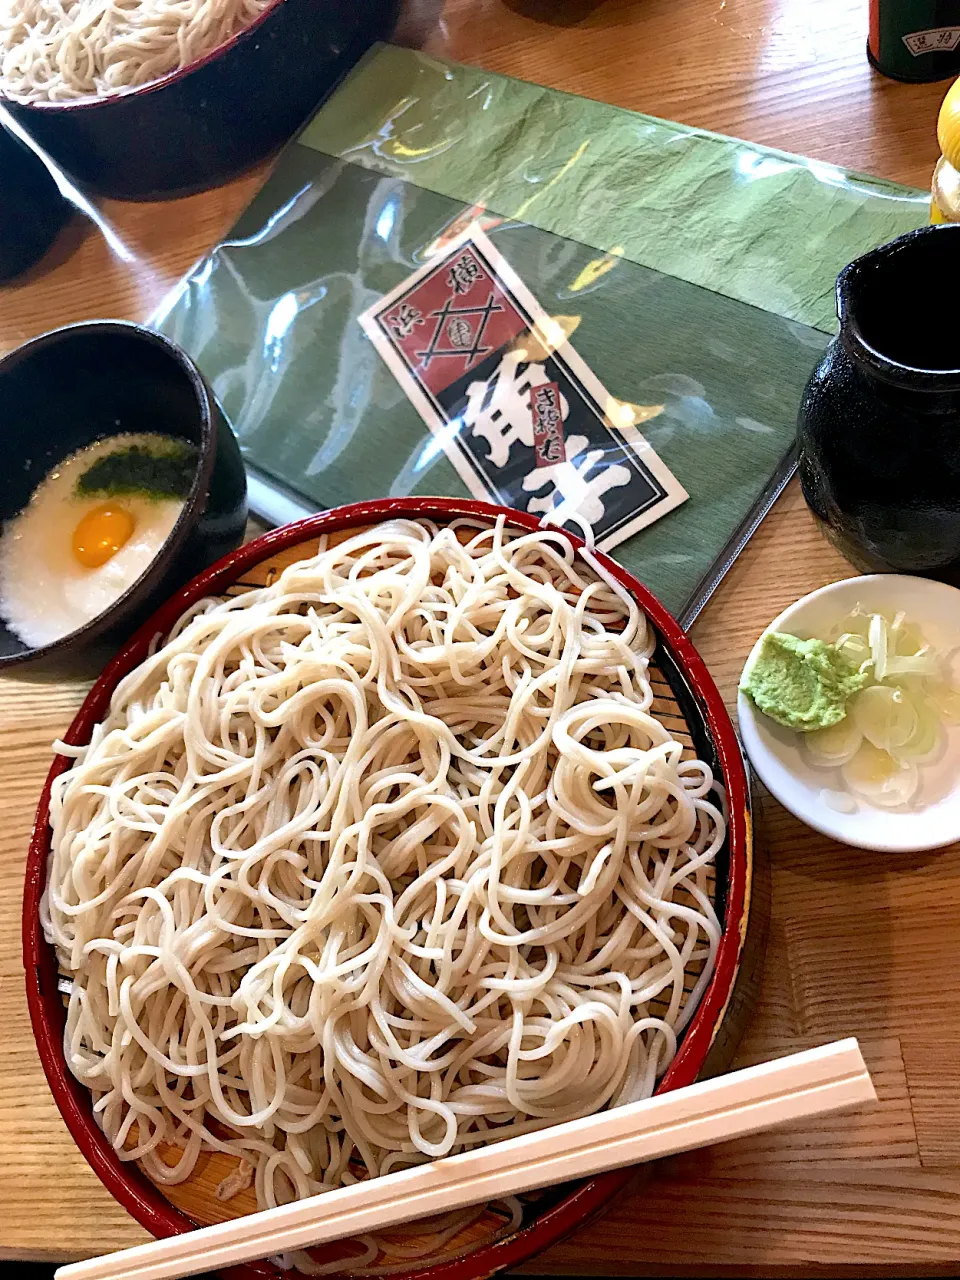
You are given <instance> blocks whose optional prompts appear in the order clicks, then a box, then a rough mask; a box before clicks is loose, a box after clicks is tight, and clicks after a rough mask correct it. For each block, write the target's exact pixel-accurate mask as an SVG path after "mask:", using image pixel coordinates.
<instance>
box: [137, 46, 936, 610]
mask: <svg viewBox="0 0 960 1280" xmlns="http://www.w3.org/2000/svg"><path fill="white" fill-rule="evenodd" d="M925 217H926V205H925V203H924V197H922V196H921V195H920V193H915V192H911V191H908V190H906V189H904V188H899V187H896V186H894V185H892V184H887V183H882V182H876V181H874V180H867V179H863V178H859V177H856V176H852V175H848V174H845V173H844V172H843V171H841V170H839V169H836V168H833V167H832V166H828V165H822V164H814V163H813V162H809V161H804V160H800V159H797V158H795V157H790V156H785V155H783V154H781V153H774V152H769V151H765V150H763V149H762V148H758V147H754V146H749V145H747V144H744V143H740V142H736V141H733V140H730V139H722V138H718V137H717V136H716V135H712V134H704V133H701V132H697V131H695V130H689V129H685V128H682V127H680V126H676V125H668V124H665V123H663V122H660V121H655V120H652V119H649V118H646V117H642V116H638V115H636V114H634V113H630V112H626V111H622V110H619V109H616V108H612V107H606V106H602V105H600V104H597V103H592V102H585V101H583V100H581V99H576V98H572V97H570V96H569V95H565V94H559V93H556V92H553V91H549V90H546V89H541V88H538V87H536V86H533V85H528V84H524V83H522V82H519V81H514V80H509V79H506V78H504V77H499V76H493V75H489V74H487V73H484V72H481V71H477V70H475V69H471V68H465V67H458V66H455V65H453V64H446V63H443V62H439V61H437V60H436V59H432V58H427V57H425V56H423V55H420V54H416V53H413V52H411V51H408V50H401V49H396V48H393V47H389V46H382V47H380V48H379V49H376V50H374V51H373V52H372V53H371V54H370V55H368V57H367V58H366V59H365V60H364V62H363V63H361V65H360V66H359V67H358V68H357V69H356V70H355V71H354V72H353V73H352V75H351V77H350V78H349V79H348V80H347V82H346V83H345V84H344V85H343V86H342V87H341V89H340V90H339V91H338V92H337V93H336V94H335V95H334V96H333V97H332V98H331V99H330V100H329V102H328V103H327V104H326V105H325V106H324V107H323V108H322V109H321V111H320V112H319V113H318V114H317V116H316V117H315V118H314V120H313V121H312V122H311V124H310V125H308V126H307V128H306V130H305V131H304V132H303V133H302V134H301V136H300V139H299V140H298V141H297V142H295V143H293V144H291V145H290V146H289V147H288V148H287V149H286V151H285V152H284V153H283V155H282V156H281V158H280V161H279V163H278V165H277V168H276V169H275V171H274V173H273V175H272V177H271V178H270V180H269V181H268V182H267V184H266V186H265V187H264V189H263V190H262V191H261V193H260V194H259V196H258V197H257V198H256V199H255V200H254V201H253V203H252V205H251V206H250V207H249V208H248V209H247V211H246V212H245V213H244V214H243V216H242V217H241V219H240V221H239V222H238V223H237V225H236V227H235V228H234V230H233V232H232V234H231V235H230V236H229V237H228V239H227V240H226V241H225V242H224V243H223V244H222V245H220V246H219V247H218V248H217V249H216V250H215V251H214V252H213V253H212V254H211V255H210V256H209V257H208V258H207V259H206V260H205V261H203V262H202V263H201V264H200V265H199V266H198V267H197V268H196V269H195V270H194V271H193V272H192V273H191V274H190V275H189V276H188V277H187V279H186V280H185V281H184V283H183V285H182V287H181V288H180V289H179V290H178V291H177V292H176V293H175V294H174V295H173V296H172V297H171V298H170V299H169V300H168V302H167V303H166V304H165V305H164V307H163V308H162V309H161V312H160V314H159V316H158V317H157V321H158V323H159V325H160V327H161V328H162V329H163V330H164V331H165V332H167V333H168V334H170V335H171V336H172V337H174V338H176V339H177V340H178V341H180V342H181V343H182V344H183V345H184V346H185V347H186V348H187V349H188V350H189V351H190V352H191V353H192V354H193V355H194V356H195V357H196V358H197V360H198V361H199V363H200V365H201V366H202V368H203V369H204V371H205V372H206V374H207V375H208V377H209V378H210V379H211V381H212V383H213V386H214V389H215V391H216V392H217V394H218V396H219V397H220V398H221V400H222V402H223V404H224V407H225V409H226V411H227V413H228V415H229V417H230V418H231V420H232V422H233V424H234V426H235V428H236V431H237V433H238V436H239V438H240V441H241V445H242V447H243V450H244V453H245V456H246V458H247V461H248V463H249V464H250V466H251V469H252V473H253V475H254V478H255V481H256V483H255V485H254V498H255V501H256V500H258V498H259V505H260V506H261V508H262V509H263V510H264V511H265V512H266V513H267V514H269V515H271V516H272V517H273V518H274V519H280V518H282V517H283V516H284V515H289V514H293V513H295V512H296V510H298V509H305V510H307V509H316V508H318V507H325V506H334V505H337V504H340V503H344V502H350V501H354V500H359V499H362V498H369V497H374V496H381V495H384V494H397V495H400V494H418V493H419V494H427V493H441V494H451V495H455V494H464V493H465V492H466V489H465V487H464V484H463V481H462V480H461V479H460V476H459V475H458V474H457V471H456V470H455V469H454V467H453V465H452V463H451V461H450V459H449V458H448V456H447V453H445V451H444V447H443V445H442V442H441V441H440V440H438V437H437V436H436V435H434V434H432V433H431V432H430V430H429V429H428V427H427V425H426V424H425V423H424V421H423V420H422V418H421V417H420V416H419V414H418V412H417V410H416V409H415V408H414V406H413V405H412V404H411V403H410V401H409V400H408V399H407V397H406V395H405V394H404V392H403V390H402V389H401V387H400V385H399V384H398V382H397V381H396V379H395V378H394V376H393V374H392V373H391V372H390V371H389V369H388V368H387V366H386V364H385V363H384V362H383V360H382V358H381V356H380V354H379V353H378V352H377V351H376V349H375V348H374V347H373V345H372V344H371V342H370V341H369V339H368V338H367V337H366V335H365V334H364V332H363V330H362V329H361V326H360V324H359V322H358V316H359V315H360V314H361V312H363V311H364V310H365V309H366V308H367V307H369V306H370V305H371V304H372V303H374V302H376V300H377V299H378V298H380V297H382V296H383V295H384V294H385V293H387V292H388V291H389V290H391V289H393V288H394V287H395V286H396V285H397V284H398V283H400V282H401V281H402V280H404V279H405V278H406V277H407V276H408V275H409V274H410V273H411V272H412V271H414V270H415V269H416V268H417V267H418V266H420V265H421V263H422V262H424V261H425V260H426V258H427V257H429V256H430V254H431V253H433V252H435V251H436V249H437V246H438V245H440V244H443V243H445V242H447V241H448V240H449V239H450V238H451V237H452V236H453V235H454V234H455V233H456V232H457V231H458V230H460V229H462V228H463V227H465V226H467V225H468V224H469V223H470V222H471V221H472V220H474V219H477V218H479V219H480V221H481V225H482V226H483V227H484V228H485V229H486V231H487V234H488V235H489V237H490V239H491V240H492V242H493V244H494V245H495V247H496V248H497V249H498V250H499V252H500V253H501V254H502V255H503V256H504V257H505V258H506V260H507V262H508V263H509V264H510V265H511V266H512V268H513V269H514V270H515V271H516V272H517V273H518V274H519V276H520V277H521V279H522V280H523V282H524V283H525V284H526V286H527V287H528V288H529V289H530V290H531V291H532V293H533V294H534V295H535V297H536V298H537V300H538V301H539V303H540V304H541V306H542V307H543V308H544V309H545V311H546V312H547V313H548V314H549V315H550V316H551V317H553V318H555V319H556V320H557V321H558V322H559V323H560V324H561V325H562V327H563V329H564V332H565V333H567V334H568V335H569V337H570V341H571V342H572V343H573V345H574V346H575V348H576V350H577V352H578V353H579V355H580V356H581V357H582V358H583V360H584V361H585V362H586V364H587V365H588V366H589V368H590V369H591V370H592V371H593V373H594V374H595V375H596V376H597V378H598V379H599V380H600V382H601V383H603V385H604V386H605V387H606V388H607V390H608V391H609V392H610V394H611V395H612V396H613V397H615V398H616V399H617V401H618V402H620V403H622V404H623V405H626V406H627V407H628V411H629V414H630V418H631V421H632V422H634V423H635V424H636V425H637V427H638V429H639V430H640V431H642V432H643V434H644V435H645V436H646V438H647V440H648V441H649V442H650V444H651V445H652V446H653V448H654V449H655V450H656V451H657V453H658V454H659V455H660V457H661V458H662V459H663V461H664V462H665V463H666V464H667V466H668V467H669V468H670V470H671V471H672V472H673V474H674V475H675V476H676V477H677V479H678V480H679V481H680V483H681V484H682V485H683V486H684V487H685V488H686V489H687V491H688V493H689V495H690V497H689V500H688V501H687V502H685V503H684V504H683V505H682V506H681V507H679V508H677V509H676V510H674V511H672V512H670V513H669V514H667V515H666V516H664V517H663V518H662V519H660V520H659V521H657V523H655V524H653V525H651V526H650V527H649V528H647V529H644V530H642V531H641V532H640V533H637V534H635V535H633V536H632V537H630V538H629V539H628V540H627V541H626V542H624V543H622V544H621V545H620V546H619V547H618V548H617V550H616V555H617V557H618V559H620V560H622V562H623V563H624V564H626V565H627V566H628V567H629V568H631V569H632V570H634V571H635V572H636V573H637V574H638V575H639V576H640V577H641V578H642V579H643V580H644V581H646V582H647V583H648V584H649V585H650V586H651V587H652V589H653V590H654V591H655V592H657V593H658V594H659V595H660V596H661V598H662V599H663V600H664V601H665V603H666V604H667V605H668V607H670V608H671V609H672V610H673V611H674V612H676V613H677V614H678V615H680V616H681V618H684V619H686V620H689V619H690V618H691V617H692V616H693V615H694V613H695V612H696V609H697V608H698V607H699V604H700V603H702V601H703V599H705V597H706V595H707V594H708V593H709V590H710V589H711V588H712V585H713V584H714V582H715V580H716V579H717V577H718V575H719V573H721V572H722V571H723V569H724V568H725V566H726V564H727V563H728V562H729V560H730V559H731V557H732V555H733V554H735V552H736V550H737V549H738V547H739V545H740V543H741V542H742V541H743V539H744V538H745V536H746V535H747V534H748V533H749V531H750V529H751V528H752V527H753V526H754V525H755V523H756V521H757V520H758V519H759V518H760V516H761V515H762V513H763V511H764V510H765V509H766V507H767V506H768V505H769V502H770V501H771V500H772V496H774V495H775V493H776V492H777V491H778V490H779V488H780V487H782V484H783V482H784V480H785V478H786V476H787V475H788V474H789V469H790V457H789V450H790V447H791V442H792V437H793V430H794V424H795V419H796V410H797V404H798V401H799V398H800V394H801V391H802V388H803V385H804V383H805V381H806V378H807V377H808V375H809V373H810V370H811V369H812V367H813V365H814V364H815V363H816V361H817V359H818V357H819V355H820V353H821V351H822V350H823V348H824V346H825V344H826V342H827V340H828V333H829V331H830V330H831V329H832V314H833V302H832V294H833V280H834V277H835V275H836V272H837V270H838V269H839V268H840V267H841V266H842V265H843V264H844V263H845V262H847V261H848V260H849V259H850V258H852V257H855V256H856V255H857V254H859V253H860V252H862V251H864V250H865V249H867V248H869V247H871V246H873V245H875V244H877V243H880V242H882V241H883V240H885V239H888V238H890V237H892V236H894V235H896V234H899V233H900V232H902V231H904V230H907V229H909V228H910V227H913V226H916V225H920V224H921V223H922V222H923V221H924V220H925ZM447 444H448V447H449V441H448V442H447Z"/></svg>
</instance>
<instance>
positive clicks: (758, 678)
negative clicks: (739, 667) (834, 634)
mask: <svg viewBox="0 0 960 1280" xmlns="http://www.w3.org/2000/svg"><path fill="white" fill-rule="evenodd" d="M869 679H870V676H869V673H868V672H861V671H859V670H858V669H857V667H856V666H855V665H854V664H853V663H852V662H850V660H849V659H848V658H845V657H844V656H843V654H841V653H838V652H837V650H836V648H835V647H834V645H832V644H827V643H826V642H825V641H823V640H800V639H798V638H797V637H796V636H788V635H785V634H784V633H783V632H781V631H771V632H770V633H769V634H768V635H765V636H764V637H763V642H762V643H761V645H760V648H759V649H758V651H757V654H756V657H755V658H754V659H753V661H752V662H751V663H750V664H749V666H748V667H747V668H746V669H745V670H744V673H743V676H742V677H741V679H740V689H741V691H742V692H743V693H745V694H746V695H747V697H748V698H749V699H750V700H751V701H752V702H753V704H754V706H755V707H756V708H757V710H758V711H762V712H763V714H764V715H765V716H769V717H770V719H771V720H776V722H777V724H782V725H785V726H786V728H788V729H796V730H798V731H799V732H800V733H809V732H811V731H812V730H814V729H827V728H829V726H830V725H832V724H838V723H839V722H840V721H841V720H842V719H843V718H844V716H845V715H846V714H847V702H848V701H849V699H850V698H852V697H853V695H854V694H855V693H857V692H858V691H859V690H860V689H862V688H863V686H864V685H865V684H867V682H868V681H869Z"/></svg>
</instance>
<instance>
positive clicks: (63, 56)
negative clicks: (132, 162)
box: [0, 0, 269, 102]
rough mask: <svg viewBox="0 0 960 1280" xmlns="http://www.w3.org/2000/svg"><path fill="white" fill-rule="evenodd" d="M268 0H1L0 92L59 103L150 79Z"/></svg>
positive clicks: (183, 62)
mask: <svg viewBox="0 0 960 1280" xmlns="http://www.w3.org/2000/svg"><path fill="white" fill-rule="evenodd" d="M268 3H269V0H0V90H2V92H3V93H4V94H6V95H7V96H8V97H11V98H16V99H18V100H19V101H21V102H38V101H47V102H62V101H66V100H69V99H71V98H85V97H92V96H98V95H102V94H111V93H117V92H119V91H120V90H121V89H130V88H133V87H135V86H136V85H141V84H149V83H150V81H152V80H157V79H158V78H159V77H160V76H163V75H166V74H167V72H169V71H174V70H176V69H177V68H178V67H185V66H188V65H189V64H190V63H191V62H194V61H196V59H197V58H199V57H201V56H202V55H203V54H205V53H209V52H211V51H212V50H213V49H215V48H216V47H217V46H218V45H220V44H223V42H224V41H225V40H227V39H229V38H230V36H232V35H235V34H236V33H237V32H238V31H241V30H242V29H243V28H244V27H247V26H249V25H250V24H251V23H252V22H253V21H254V20H255V19H256V18H257V17H259V15H260V14H261V13H262V12H263V10H264V9H265V8H266V7H267V4H268Z"/></svg>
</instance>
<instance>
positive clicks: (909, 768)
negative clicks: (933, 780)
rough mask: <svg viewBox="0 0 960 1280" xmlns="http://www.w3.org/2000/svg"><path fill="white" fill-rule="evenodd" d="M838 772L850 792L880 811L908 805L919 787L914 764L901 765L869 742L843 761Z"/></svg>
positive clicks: (886, 752) (887, 753)
mask: <svg viewBox="0 0 960 1280" xmlns="http://www.w3.org/2000/svg"><path fill="white" fill-rule="evenodd" d="M842 773H843V780H844V782H845V783H846V784H847V786H848V787H850V789H851V790H852V791H856V792H857V793H858V794H859V795H862V796H863V797H864V798H865V799H867V800H869V801H870V803H871V804H875V805H879V806H880V807H881V808H884V809H893V808H896V807H897V806H898V805H901V804H908V803H909V801H910V800H912V799H913V797H914V795H915V794H916V791H917V787H918V786H919V784H920V779H919V777H918V774H917V766H916V765H914V764H901V763H900V762H899V761H897V760H894V758H893V756H892V755H890V753H889V752H888V751H881V750H880V749H879V748H878V747H875V746H874V745H873V744H872V743H870V742H865V743H864V744H863V746H862V747H861V748H860V750H859V751H858V752H857V754H856V755H855V756H854V757H853V759H852V760H848V761H847V763H846V764H845V765H844V766H843V770H842Z"/></svg>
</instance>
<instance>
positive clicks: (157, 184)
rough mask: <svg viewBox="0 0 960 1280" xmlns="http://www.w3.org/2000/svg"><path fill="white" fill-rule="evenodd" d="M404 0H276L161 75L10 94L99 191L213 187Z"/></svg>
mask: <svg viewBox="0 0 960 1280" xmlns="http://www.w3.org/2000/svg"><path fill="white" fill-rule="evenodd" d="M397 7H398V0H350V3H342V0H271V3H270V4H268V5H267V8H266V9H265V10H264V12H263V13H262V14H261V15H260V17H259V18H258V19H257V20H256V21H255V22H253V23H252V24H251V25H250V26H248V27H246V28H244V30H242V31H240V32H239V33H238V34H236V35H234V36H232V37H231V38H230V39H229V40H226V41H225V42H224V43H223V44H221V45H219V46H218V47H217V48H216V49H214V50H212V51H211V52H210V53H207V54H205V55H204V56H203V57H201V58H198V59H197V60H196V61H195V62H192V63H190V64H189V65H188V66H186V67H182V68H180V69H179V70H177V71H171V72H169V73H168V74H167V75H165V76H161V77H160V79H158V80H155V81H153V82H151V83H150V84H145V85H141V86H139V87H136V88H133V89H128V90H123V91H121V92H119V93H116V94H113V95H111V96H104V97H96V98H79V99H76V100H68V101H61V102H31V103H24V102H18V101H16V100H15V99H12V98H9V97H5V96H2V87H3V86H2V83H0V102H2V104H3V105H4V106H5V107H6V108H7V109H8V110H9V111H10V113H11V114H12V115H13V116H14V117H15V118H16V120H17V121H18V122H19V124H20V125H21V126H22V127H23V128H24V129H25V130H26V131H27V132H28V133H29V135H30V136H31V138H33V139H34V141H35V142H37V143H38V144H39V145H40V146H41V147H42V148H43V149H44V151H46V153H47V154H48V155H49V156H50V157H51V158H52V159H53V160H55V161H56V163H57V164H58V165H59V166H60V167H61V168H62V169H63V170H64V172H65V173H67V174H69V175H70V177H72V178H74V179H75V180H76V181H77V182H78V183H80V185H82V186H84V187H86V188H87V189H88V190H90V191H93V192H96V193H97V194H98V195H107V196H115V197H117V198H119V199H127V200H148V199H156V198H160V197H164V196H171V195H180V194H186V193H187V192H190V191H198V190H202V189H203V188H204V187H209V186H213V185H215V184H216V183H218V182H224V181H226V179H228V178H230V177H233V176H235V175H236V174H239V173H242V172H243V171H244V170H245V169H248V168H250V167H251V166H252V165H254V164H257V163H259V162H260V161H261V160H264V159H265V158H266V157H267V156H269V155H270V154H271V153H272V152H274V151H276V150H277V148H278V147H280V146H281V145H282V144H283V143H284V142H286V141H287V140H288V139H289V138H290V137H291V136H292V134H294V133H295V132H296V130H297V129H298V128H299V127H300V125H302V124H303V123H304V122H305V120H306V119H307V117H308V116H309V115H310V114H311V113H312V111H313V110H314V109H315V108H316V107H317V106H318V104H319V103H320V101H321V100H322V99H323V98H324V97H325V96H326V94H328V93H329V92H330V90H331V89H332V88H333V87H334V86H335V85H336V84H337V82H338V81H339V80H340V79H341V78H342V77H343V76H344V75H345V74H346V72H347V71H348V70H349V69H350V68H351V67H352V66H353V64H354V63H355V62H356V61H357V59H358V58H359V57H360V56H361V54H363V53H364V52H365V50H366V49H367V48H368V47H369V46H370V45H371V44H372V43H373V41H375V40H378V39H381V38H384V37H385V36H387V35H389V33H390V31H391V29H392V26H393V22H394V18H395V16H396V11H397Z"/></svg>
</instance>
